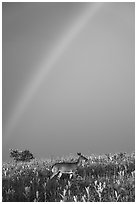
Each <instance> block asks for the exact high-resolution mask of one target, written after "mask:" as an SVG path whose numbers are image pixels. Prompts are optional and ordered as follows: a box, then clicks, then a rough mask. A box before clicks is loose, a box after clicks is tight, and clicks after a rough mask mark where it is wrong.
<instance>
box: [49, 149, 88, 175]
mask: <svg viewBox="0 0 137 204" xmlns="http://www.w3.org/2000/svg"><path fill="white" fill-rule="evenodd" d="M77 154H78V156H79V158H78V160H77V161H76V162H61V163H55V164H54V165H53V166H52V173H53V175H52V176H51V178H53V177H54V176H55V175H57V174H58V173H59V174H60V175H59V177H61V175H62V174H71V175H72V174H74V173H75V172H76V170H77V168H78V166H80V165H81V163H82V161H83V160H85V161H87V160H88V159H87V158H86V157H84V156H82V155H81V153H77Z"/></svg>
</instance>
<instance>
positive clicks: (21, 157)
mask: <svg viewBox="0 0 137 204" xmlns="http://www.w3.org/2000/svg"><path fill="white" fill-rule="evenodd" d="M10 157H11V158H13V159H14V160H15V161H16V162H18V161H23V162H25V161H30V160H31V159H34V156H33V154H32V153H31V152H30V151H29V150H24V151H20V150H18V149H10Z"/></svg>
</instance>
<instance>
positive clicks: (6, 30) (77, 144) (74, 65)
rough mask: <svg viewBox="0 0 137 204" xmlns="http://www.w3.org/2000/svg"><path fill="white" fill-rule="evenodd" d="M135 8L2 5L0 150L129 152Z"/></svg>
mask: <svg viewBox="0 0 137 204" xmlns="http://www.w3.org/2000/svg"><path fill="white" fill-rule="evenodd" d="M134 6H135V5H134V3H129V2H128V3H112V2H111V3H91V2H89V3H73V2H60V3H59V2H52V3H51V2H43V3H42V2H40V3H34V2H31V3H27V2H22V3H21V2H20V3H18V2H15V3H13V2H9V3H6V2H5V3H2V149H3V151H2V152H3V154H2V157H3V161H6V160H9V149H10V148H12V149H14V148H15V149H20V150H24V149H29V150H30V151H31V152H32V153H33V154H34V156H35V157H36V158H49V157H57V156H65V155H69V154H73V155H75V154H76V153H77V152H82V153H83V154H85V155H91V154H102V153H110V152H111V153H115V152H133V151H134V150H135V107H134V106H135V93H134V92H135V88H134V86H135V11H134V9H135V8H134Z"/></svg>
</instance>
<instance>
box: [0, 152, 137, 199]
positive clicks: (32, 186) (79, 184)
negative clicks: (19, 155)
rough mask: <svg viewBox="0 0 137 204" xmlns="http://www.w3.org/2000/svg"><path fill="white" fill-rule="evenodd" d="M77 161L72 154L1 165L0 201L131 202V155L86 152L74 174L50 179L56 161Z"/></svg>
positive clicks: (133, 179)
mask: <svg viewBox="0 0 137 204" xmlns="http://www.w3.org/2000/svg"><path fill="white" fill-rule="evenodd" d="M76 160H77V157H76V156H68V157H66V158H60V159H55V160H51V159H44V160H36V159H34V160H32V161H31V162H17V163H16V162H14V161H13V162H9V163H3V166H2V197H3V198H2V201H3V202H21V201H23V202H35V201H37V202H44V201H45V202H50V201H51V202H54V201H56V202H58V201H69V202H98V201H101V202H134V201H135V154H134V153H132V154H127V153H116V154H106V155H99V156H96V155H90V156H88V161H87V162H86V163H85V164H84V166H81V167H78V169H77V171H76V175H75V176H72V178H70V177H69V175H67V174H63V175H62V176H61V178H58V176H55V177H54V178H53V179H50V177H51V175H52V172H51V166H52V165H53V164H54V163H56V162H62V161H65V162H66V161H67V162H68V161H69V162H74V161H76Z"/></svg>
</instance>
